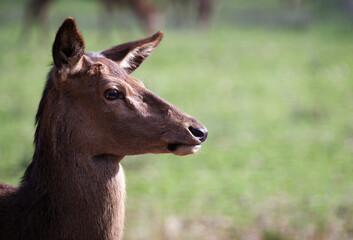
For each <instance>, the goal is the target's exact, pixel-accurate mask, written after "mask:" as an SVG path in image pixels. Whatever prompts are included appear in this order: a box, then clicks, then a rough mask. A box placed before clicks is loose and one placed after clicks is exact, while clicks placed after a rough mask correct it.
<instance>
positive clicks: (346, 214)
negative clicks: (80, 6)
mask: <svg viewBox="0 0 353 240" xmlns="http://www.w3.org/2000/svg"><path fill="white" fill-rule="evenodd" d="M87 8H91V5H89V6H87ZM60 9H61V8H60V6H59V11H60ZM61 11H62V12H64V10H62V9H61ZM68 15H71V14H68ZM80 18H81V19H87V18H85V17H82V16H79V17H78V18H77V20H78V25H79V27H81V31H82V34H83V36H84V38H85V40H86V47H87V50H88V51H98V50H101V49H103V48H106V47H110V46H112V45H114V44H118V43H122V42H124V41H129V40H134V39H137V38H140V37H144V34H142V33H141V32H140V31H138V30H134V31H129V30H127V29H123V30H122V31H119V30H118V29H115V30H111V32H109V33H106V32H101V31H99V30H97V28H96V27H93V26H90V24H88V23H87V22H85V23H84V21H83V20H82V22H80ZM81 23H82V24H81ZM345 26H346V25H345ZM345 26H340V25H339V24H337V25H335V24H327V25H325V24H317V25H315V26H312V27H309V28H306V29H302V30H296V29H286V28H261V27H256V26H251V27H244V26H243V27H239V26H238V27H232V26H230V25H228V26H220V25H218V26H215V27H213V28H212V29H210V30H209V31H194V30H190V29H189V30H187V29H183V30H175V29H174V30H173V29H170V28H167V29H166V30H165V38H164V40H163V42H162V44H161V45H160V47H159V48H158V50H156V52H155V53H153V55H152V56H151V57H150V58H149V59H148V60H147V61H146V62H145V63H144V64H143V65H142V67H141V68H140V69H139V70H137V71H136V72H135V73H134V74H133V75H134V76H135V77H137V78H139V79H141V80H143V81H144V83H145V85H146V87H147V88H149V89H150V90H152V91H153V92H155V93H157V94H158V95H160V96H161V97H163V98H165V99H167V100H168V101H170V102H172V103H173V104H175V105H176V106H178V107H179V108H181V109H183V110H184V111H186V112H188V113H189V114H191V115H193V116H195V117H197V118H198V119H199V120H201V122H203V123H204V124H205V125H206V127H207V128H208V130H209V138H208V140H207V141H206V142H205V144H204V145H203V147H202V149H201V152H200V153H198V154H196V155H192V156H186V157H176V156H172V155H144V156H136V157H135V156H134V157H126V158H125V160H124V161H123V165H124V167H125V169H126V175H127V182H128V200H127V222H126V224H127V227H126V239H207V240H208V239H241V240H247V239H264V240H285V239H286V240H295V239H320V240H321V239H322V240H324V239H325V240H326V239H334V240H336V239H337V240H344V239H352V238H353V174H352V172H353V164H352V160H353V81H352V79H353V70H352V66H353V32H352V29H351V28H349V27H347V26H346V27H345ZM56 27H57V26H56ZM56 27H53V28H52V29H51V32H50V36H45V35H44V36H42V35H40V34H41V33H40V31H39V30H38V29H34V30H33V32H32V33H31V36H30V37H29V38H28V39H27V40H26V41H25V42H22V43H20V44H19V43H18V42H17V38H18V32H19V29H20V24H19V22H16V21H14V22H11V21H7V22H5V23H3V24H0V73H1V74H0V180H1V181H2V182H7V183H11V184H17V183H18V182H19V179H20V177H21V176H22V174H23V172H24V170H25V168H26V166H27V165H28V164H29V162H30V159H31V155H32V151H33V149H32V137H33V133H34V129H35V126H34V116H35V113H36V108H37V105H38V102H39V99H40V96H41V91H42V89H43V86H44V82H45V78H46V73H47V72H48V70H49V69H50V63H51V61H52V60H51V42H52V40H53V38H54V34H55V31H56ZM102 35H104V36H103V37H102Z"/></svg>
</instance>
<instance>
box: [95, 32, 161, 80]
mask: <svg viewBox="0 0 353 240" xmlns="http://www.w3.org/2000/svg"><path fill="white" fill-rule="evenodd" d="M162 38H163V32H161V31H160V32H157V33H155V34H154V35H152V36H150V37H147V38H144V39H141V40H137V41H133V42H128V43H124V44H120V45H117V46H114V47H111V48H108V49H106V50H104V51H102V52H101V54H102V55H104V56H105V57H107V58H109V59H111V60H113V61H115V62H117V63H118V64H119V65H120V66H121V67H122V68H123V69H124V70H125V71H126V72H127V73H131V72H133V71H134V70H135V69H136V68H138V67H139V66H140V65H141V63H142V62H143V61H144V60H145V59H146V58H147V57H148V56H149V55H150V54H151V53H152V52H153V50H154V49H155V48H156V47H157V46H158V45H159V43H160V42H161V40H162Z"/></svg>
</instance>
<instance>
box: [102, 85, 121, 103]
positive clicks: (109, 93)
mask: <svg viewBox="0 0 353 240" xmlns="http://www.w3.org/2000/svg"><path fill="white" fill-rule="evenodd" d="M104 97H105V98H106V99H107V100H110V101H112V100H116V99H122V98H123V95H122V94H120V93H119V91H118V90H116V89H115V88H109V89H107V90H106V91H105V92H104Z"/></svg>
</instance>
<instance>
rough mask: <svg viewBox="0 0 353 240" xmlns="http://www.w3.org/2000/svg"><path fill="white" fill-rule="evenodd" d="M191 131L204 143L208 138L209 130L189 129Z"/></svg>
mask: <svg viewBox="0 0 353 240" xmlns="http://www.w3.org/2000/svg"><path fill="white" fill-rule="evenodd" d="M189 131H190V132H191V133H192V135H194V136H195V137H197V138H198V139H199V140H200V141H201V142H204V141H205V140H206V138H207V130H206V129H202V128H193V127H189Z"/></svg>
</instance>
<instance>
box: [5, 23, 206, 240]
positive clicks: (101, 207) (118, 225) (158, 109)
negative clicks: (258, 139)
mask: <svg viewBox="0 0 353 240" xmlns="http://www.w3.org/2000/svg"><path fill="white" fill-rule="evenodd" d="M162 38H163V32H161V31H159V32H157V33H155V34H154V35H152V36H150V37H147V38H144V39H140V40H136V41H132V42H127V43H124V44H120V45H116V46H113V47H110V48H107V49H105V50H103V51H100V52H85V43H84V40H83V37H82V35H81V33H80V32H79V30H78V27H77V24H76V21H75V19H74V18H72V17H68V18H66V19H65V20H64V22H63V23H62V25H61V26H60V28H59V29H58V31H57V33H56V36H55V40H54V43H53V46H52V57H53V65H52V68H51V70H50V71H49V73H48V77H47V81H46V85H45V87H44V91H43V94H42V98H41V100H40V103H39V106H38V111H37V114H36V130H35V134H34V153H33V158H32V161H31V163H30V164H29V166H28V168H27V169H26V171H25V173H24V175H23V177H22V180H21V182H20V184H19V186H17V187H15V186H11V185H7V184H0V239H11V240H24V239H26V240H29V239H36V240H44V239H45V240H48V239H50V240H58V239H85V240H90V239H92V240H93V239H94V240H97V239H102V240H113V239H114V240H120V239H122V237H123V228H124V220H125V219H124V218H125V197H126V186H125V175H124V170H123V167H122V165H121V161H122V159H123V158H124V157H125V156H129V155H139V154H145V153H152V154H159V153H171V154H175V155H180V156H183V155H188V154H193V153H196V152H197V151H198V150H199V149H200V147H201V144H202V143H203V142H204V141H205V140H206V138H207V135H208V131H207V129H206V127H205V126H204V125H203V124H202V123H201V122H200V121H198V120H197V119H196V118H194V117H192V116H190V115H188V114H186V113H184V112H183V111H182V110H180V109H178V108H177V107H175V106H173V105H172V104H171V103H169V102H167V101H166V100H164V99H162V98H161V97H159V96H158V95H156V94H155V93H153V92H152V91H150V90H148V89H146V88H145V86H144V84H143V83H142V81H140V80H138V79H136V78H134V77H132V76H131V73H132V72H133V71H134V70H135V69H136V68H138V67H139V66H140V65H141V63H142V62H143V61H144V60H145V59H146V58H147V57H148V56H149V55H150V54H151V53H152V52H153V51H154V50H155V48H156V47H157V46H158V45H159V43H160V41H161V40H162Z"/></svg>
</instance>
